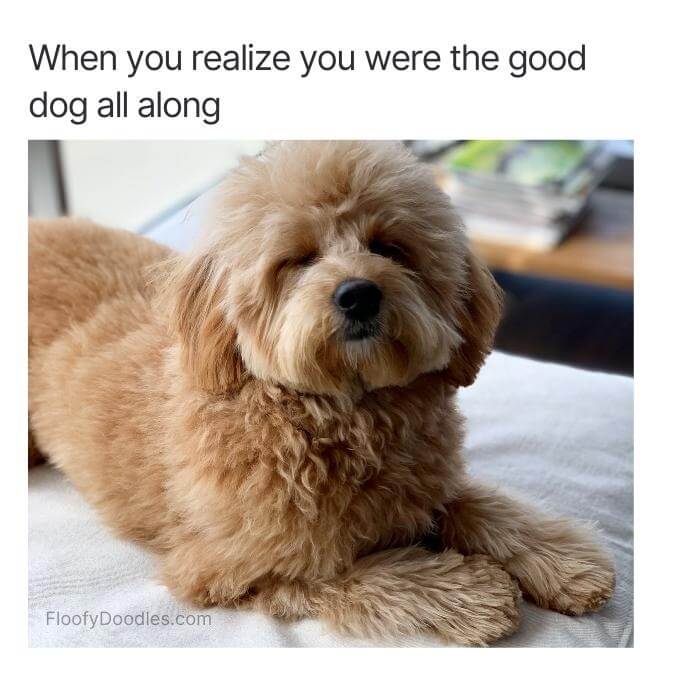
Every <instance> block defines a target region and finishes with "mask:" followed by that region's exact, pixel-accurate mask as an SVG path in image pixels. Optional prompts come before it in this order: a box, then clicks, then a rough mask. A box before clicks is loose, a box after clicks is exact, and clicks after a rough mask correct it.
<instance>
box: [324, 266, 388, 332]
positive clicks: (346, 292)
mask: <svg viewBox="0 0 675 675" xmlns="http://www.w3.org/2000/svg"><path fill="white" fill-rule="evenodd" d="M333 303H334V304H335V306H336V307H337V308H338V310H339V311H340V312H341V313H342V315H343V316H344V318H345V319H346V321H347V323H346V326H345V337H346V339H347V340H363V339H365V338H369V337H373V336H374V335H375V334H376V333H377V330H378V324H377V321H376V319H377V315H378V314H379V313H380V305H381V303H382V291H381V290H380V289H379V287H378V286H377V284H374V283H373V282H372V281H369V280H368V279H346V280H345V281H343V282H341V283H340V284H339V285H338V287H337V288H336V289H335V293H334V294H333Z"/></svg>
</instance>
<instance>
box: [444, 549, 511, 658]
mask: <svg viewBox="0 0 675 675" xmlns="http://www.w3.org/2000/svg"><path fill="white" fill-rule="evenodd" d="M452 583H453V585H454V586H455V588H454V589H453V591H452V592H449V593H448V594H447V596H446V598H445V603H444V606H443V609H444V610H445V611H444V612H443V615H442V616H440V617H438V618H437V619H436V620H434V621H433V622H432V628H433V630H434V632H435V633H437V634H438V635H439V636H440V637H441V638H442V639H444V640H445V641H448V642H453V643H459V644H463V645H477V646H478V645H481V646H482V645H487V644H489V643H491V642H495V641H496V640H499V639H500V638H503V637H506V636H508V635H511V633H513V632H514V631H515V630H516V629H517V628H518V625H519V623H520V610H519V607H518V605H519V601H520V597H521V594H520V589H519V588H518V584H517V583H516V582H515V581H514V580H513V579H512V578H511V576H510V575H509V574H508V572H506V571H505V570H504V569H503V568H502V567H501V566H500V565H499V564H498V563H496V562H495V561H493V560H492V559H491V558H488V557H487V556H484V555H472V556H467V557H465V558H464V561H463V563H462V565H461V566H459V567H457V568H455V569H454V570H453V573H452ZM457 584H459V587H457Z"/></svg>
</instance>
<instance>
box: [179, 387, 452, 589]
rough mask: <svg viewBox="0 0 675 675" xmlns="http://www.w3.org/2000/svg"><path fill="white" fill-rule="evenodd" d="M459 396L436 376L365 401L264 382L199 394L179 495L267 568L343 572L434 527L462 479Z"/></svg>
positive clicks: (187, 513) (221, 537) (193, 518)
mask: <svg viewBox="0 0 675 675" xmlns="http://www.w3.org/2000/svg"><path fill="white" fill-rule="evenodd" d="M452 394H453V390H452V389H451V388H448V387H446V386H444V385H443V384H442V382H441V381H440V378H437V377H435V376H426V377H425V378H421V380H420V381H418V382H417V383H416V384H415V385H413V386H411V387H408V388H406V389H391V390H381V391H379V392H375V393H370V394H367V395H366V396H365V397H364V398H363V399H362V400H361V401H359V402H358V403H353V402H348V401H339V400H336V399H328V398H323V397H316V396H310V395H307V396H305V395H298V394H295V393H289V392H287V391H285V390H283V389H281V388H279V387H275V386H271V385H265V384H262V383H260V382H255V381H252V382H250V383H248V384H247V385H245V386H244V388H243V389H242V390H241V392H240V393H239V394H238V395H237V396H235V397H233V398H228V397H220V398H218V397H212V398H203V399H198V398H197V399H195V401H194V405H193V408H192V413H191V414H190V415H187V416H184V417H182V418H181V421H180V430H179V431H178V437H179V438H180V437H181V436H182V438H181V442H180V443H179V444H178V445H177V446H175V447H176V448H177V450H176V452H177V453H178V456H174V457H172V458H171V460H170V461H171V464H172V465H173V467H174V469H175V468H176V467H177V470H176V471H173V478H172V479H171V481H170V484H169V496H170V501H171V502H173V505H174V507H175V508H177V511H178V512H180V513H181V514H182V515H183V518H184V523H185V525H186V526H188V527H189V528H190V529H191V530H192V531H193V532H197V531H203V529H204V527H207V526H208V527H209V528H210V532H211V536H212V537H213V541H214V545H215V542H220V546H222V549H223V554H225V555H226V556H227V557H229V558H230V559H231V560H232V559H233V558H236V559H240V561H241V563H242V564H243V565H244V564H245V565H246V566H247V567H250V566H251V558H252V557H255V565H254V566H256V565H257V566H258V567H259V568H260V569H259V573H260V574H261V575H264V574H279V575H283V576H296V575H297V576H307V575H309V576H313V575H317V576H322V575H324V574H333V573H335V572H336V571H339V570H340V569H342V568H344V567H346V566H348V565H349V564H350V563H351V562H352V561H353V560H354V558H356V557H357V556H359V555H361V554H363V553H365V552H367V551H371V550H376V549H378V548H381V547H384V546H392V545H404V544H408V543H410V542H413V541H415V540H418V539H419V538H420V537H421V536H423V535H424V534H425V533H426V532H428V531H429V529H430V528H431V527H432V519H433V513H434V510H435V509H439V508H442V506H443V504H444V503H446V502H447V500H448V499H449V498H450V497H451V496H452V493H453V490H454V485H457V484H458V483H459V481H460V480H461V473H462V463H461V458H460V456H459V453H458V448H459V446H460V444H461V440H462V420H461V417H460V416H459V414H458V413H457V411H456V409H455V406H454V402H453V397H452ZM180 448H184V449H185V450H184V451H181V450H180ZM214 515H215V516H216V517H215V522H218V523H219V530H218V532H214V531H213V523H214ZM224 542H227V543H226V544H225V543H224ZM232 561H233V562H236V560H232Z"/></svg>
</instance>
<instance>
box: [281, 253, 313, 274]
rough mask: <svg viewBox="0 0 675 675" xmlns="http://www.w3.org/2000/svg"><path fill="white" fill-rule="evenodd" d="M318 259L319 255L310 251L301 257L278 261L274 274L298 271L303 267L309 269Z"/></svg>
mask: <svg viewBox="0 0 675 675" xmlns="http://www.w3.org/2000/svg"><path fill="white" fill-rule="evenodd" d="M318 259H319V254H318V253H317V252H316V251H310V252H309V253H306V254H305V255H303V256H300V257H297V258H284V259H283V260H281V261H279V263H278V264H277V266H276V273H277V274H280V273H282V272H284V271H290V270H298V269H303V268H305V267H310V266H311V265H313V264H314V263H315V262H316V261H317V260H318Z"/></svg>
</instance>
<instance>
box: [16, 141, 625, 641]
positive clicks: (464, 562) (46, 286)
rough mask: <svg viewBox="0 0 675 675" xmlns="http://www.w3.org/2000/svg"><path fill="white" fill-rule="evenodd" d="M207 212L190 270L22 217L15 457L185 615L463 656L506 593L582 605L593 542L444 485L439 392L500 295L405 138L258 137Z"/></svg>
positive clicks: (591, 576) (456, 435) (138, 249)
mask: <svg viewBox="0 0 675 675" xmlns="http://www.w3.org/2000/svg"><path fill="white" fill-rule="evenodd" d="M213 202H214V204H213V209H212V212H211V213H210V215H209V217H208V228H207V231H206V233H205V235H204V236H203V237H202V239H201V241H200V242H199V244H198V245H197V247H196V249H195V250H194V251H193V252H192V253H191V254H190V255H188V256H177V255H175V254H174V253H173V252H172V251H170V250H169V249H167V248H165V247H163V246H161V245H159V244H156V243H153V242H151V241H149V240H147V239H144V238H142V237H140V236H138V235H135V234H132V233H129V232H125V231H116V230H111V229H105V228H102V227H99V226H96V225H94V224H92V223H89V222H86V221H77V220H68V219H63V220H54V221H37V222H32V223H31V225H30V228H29V232H30V236H29V242H30V243H29V368H30V382H29V384H30V386H29V390H30V393H29V436H30V438H29V446H30V448H31V449H32V450H31V452H32V456H33V458H34V459H35V457H36V456H37V453H38V452H39V453H41V454H42V455H44V456H46V457H47V458H48V459H49V461H51V462H52V463H53V464H54V465H56V466H57V467H59V468H60V469H61V470H63V471H64V472H65V474H66V475H67V476H68V478H69V479H70V480H71V482H72V483H73V484H74V485H75V486H76V487H77V488H78V489H79V490H80V492H81V493H82V494H83V495H84V496H85V498H86V499H87V500H88V501H89V502H90V503H91V504H92V505H93V506H94V507H95V508H96V509H97V510H98V512H99V513H100V514H101V516H102V518H103V519H104V520H105V522H106V523H107V524H108V525H109V526H111V527H112V528H113V529H114V530H115V531H116V532H117V533H118V534H120V535H122V536H123V537H127V538H130V539H132V540H135V541H139V542H142V543H144V544H145V545H146V546H148V547H149V548H150V549H151V550H152V551H154V552H155V554H156V556H157V559H158V566H159V570H160V573H161V577H162V579H163V581H164V583H165V584H166V585H167V586H168V588H169V589H171V591H172V592H173V593H174V594H175V595H176V596H178V597H179V598H182V599H185V600H188V601H191V602H193V603H197V604H199V605H204V606H206V605H222V606H242V607H249V608H254V609H256V610H260V611H263V612H267V613H269V614H271V615H273V616H276V617H282V618H286V619H296V618H301V617H316V618H320V619H323V620H325V621H327V622H329V623H330V624H331V625H333V626H334V627H335V628H336V629H338V630H341V631H344V632H347V633H350V634H355V635H358V636H364V637H371V638H377V637H384V638H389V637H395V636H401V635H414V634H419V633H430V634H434V635H436V636H439V637H440V638H442V639H443V640H444V641H446V642H452V643H459V644H464V645H485V644H488V643H490V642H493V641H495V640H498V639H499V638H501V637H504V636H506V635H509V634H510V633H512V632H513V631H514V630H515V629H516V628H517V626H518V621H519V612H520V609H519V606H520V598H521V592H522V594H524V595H525V596H526V597H527V598H529V599H530V600H532V601H533V602H535V603H536V604H537V605H539V606H540V607H546V608H550V609H552V610H556V611H558V612H563V613H566V614H572V615H579V614H582V613H584V612H587V611H593V610H597V609H598V608H600V607H601V606H602V605H603V604H604V603H605V602H606V601H607V599H608V598H609V597H610V595H611V593H612V590H613V587H614V572H613V566H612V562H611V560H610V558H609V557H608V556H607V554H606V553H605V552H604V551H603V550H602V549H601V548H600V547H598V545H597V544H596V543H595V541H594V535H593V533H592V532H591V530H589V529H588V528H585V527H582V526H580V525H575V524H572V523H570V522H568V521H566V520H563V519H559V518H555V517H551V516H548V515H542V514H538V513H537V512H536V511H535V510H534V509H532V508H530V507H529V506H526V505H523V504H521V503H519V502H518V501H515V500H513V499H512V498H510V497H508V496H506V495H504V494H502V493H501V492H499V491H498V490H495V489H492V488H490V487H484V486H482V485H481V484H480V483H477V482H476V481H475V480H474V479H472V478H471V477H470V476H469V475H468V473H467V471H466V468H465V465H464V461H463V459H462V456H461V447H462V441H463V433H464V432H463V419H462V417H461V416H460V414H459V412H458V410H457V407H456V403H455V394H456V392H457V389H458V388H459V387H466V386H468V385H470V384H471V383H472V382H473V381H474V379H475V378H476V375H477V373H478V371H479V369H480V367H481V365H482V364H483V362H484V360H485V357H486V356H487V354H488V353H489V352H490V350H491V347H492V342H493V339H494V335H495V331H496V328H497V325H498V322H499V317H500V311H501V293H500V290H499V288H498V286H497V285H496V283H495V281H494V279H493V278H492V276H491V274H490V272H489V271H488V270H487V268H486V267H485V265H484V264H483V263H482V262H481V261H480V260H479V259H478V258H477V257H476V256H475V255H474V253H473V252H472V251H471V249H470V246H469V243H468V241H467V237H466V234H465V232H464V229H463V227H462V224H461V222H460V219H459V218H458V216H457V215H456V213H455V212H454V211H453V208H452V207H451V204H450V201H449V199H448V197H447V196H446V195H445V194H444V193H443V192H442V191H441V190H440V189H439V188H438V187H437V186H436V184H435V181H434V176H433V174H432V171H431V170H430V169H429V168H428V167H427V166H425V165H423V164H421V163H419V162H417V161H416V160H415V158H414V157H413V156H412V154H411V153H409V151H408V150H406V149H405V148H404V146H403V145H401V144H395V143H379V142H280V143H274V144H271V145H269V146H268V147H267V148H266V150H265V151H264V152H263V153H262V154H261V155H259V156H258V157H255V158H246V159H244V160H242V162H241V164H240V166H239V167H238V168H237V169H235V170H234V171H233V172H231V174H230V175H229V176H228V177H227V178H226V179H225V181H224V182H223V184H222V185H221V186H220V187H219V188H218V190H217V192H216V194H215V196H214V200H213ZM423 542H425V543H426V544H427V545H423ZM429 542H432V544H429Z"/></svg>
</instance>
